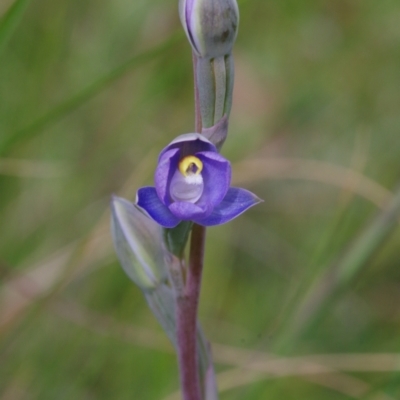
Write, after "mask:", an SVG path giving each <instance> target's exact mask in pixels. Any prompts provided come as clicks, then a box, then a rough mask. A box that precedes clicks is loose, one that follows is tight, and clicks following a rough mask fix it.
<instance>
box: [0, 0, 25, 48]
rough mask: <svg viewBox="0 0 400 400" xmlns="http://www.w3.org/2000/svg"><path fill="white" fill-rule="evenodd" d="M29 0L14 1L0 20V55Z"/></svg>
mask: <svg viewBox="0 0 400 400" xmlns="http://www.w3.org/2000/svg"><path fill="white" fill-rule="evenodd" d="M29 2H30V0H15V1H14V3H13V4H12V5H11V7H10V8H9V9H8V10H7V12H6V13H5V14H4V15H3V17H2V18H1V19H0V55H1V52H2V51H3V50H4V48H5V46H6V44H7V42H8V40H9V39H10V37H11V35H12V34H13V32H14V30H15V28H16V27H17V25H18V23H19V22H20V20H21V18H22V16H23V15H24V11H25V9H26V6H27V5H28V4H29Z"/></svg>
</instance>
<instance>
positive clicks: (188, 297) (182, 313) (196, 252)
mask: <svg viewBox="0 0 400 400" xmlns="http://www.w3.org/2000/svg"><path fill="white" fill-rule="evenodd" d="M196 63H197V59H196V56H195V54H193V72H194V82H195V84H194V97H195V113H196V117H195V123H196V132H198V133H201V129H202V122H201V113H200V107H199V91H198V88H197V84H196V82H197V79H196V74H197V72H196ZM205 239H206V229H205V227H203V226H201V225H197V224H193V228H192V233H191V238H190V255H189V266H188V269H187V275H186V283H185V288H184V290H183V293H182V294H181V295H180V296H179V297H178V301H177V318H176V324H177V344H178V362H179V369H180V378H181V390H182V396H183V400H202V394H201V386H200V375H199V370H198V365H199V364H198V360H197V348H196V343H197V310H198V305H199V297H200V288H201V275H202V271H203V260H204V245H205Z"/></svg>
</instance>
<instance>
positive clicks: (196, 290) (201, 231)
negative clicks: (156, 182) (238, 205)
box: [177, 224, 206, 400]
mask: <svg viewBox="0 0 400 400" xmlns="http://www.w3.org/2000/svg"><path fill="white" fill-rule="evenodd" d="M205 232H206V230H205V228H204V227H203V226H200V225H197V224H195V225H193V229H192V235H191V240H190V256H189V267H188V270H187V276H186V284H185V289H184V292H183V294H182V296H180V297H178V304H177V305H178V307H177V340H178V360H179V367H180V376H181V388H182V395H183V399H184V400H201V399H202V396H201V389H200V377H199V371H198V362H197V361H198V360H197V349H196V333H197V310H198V304H199V296H200V287H201V275H202V270H203V256H204V243H205Z"/></svg>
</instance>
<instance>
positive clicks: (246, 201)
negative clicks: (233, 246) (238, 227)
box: [194, 188, 262, 226]
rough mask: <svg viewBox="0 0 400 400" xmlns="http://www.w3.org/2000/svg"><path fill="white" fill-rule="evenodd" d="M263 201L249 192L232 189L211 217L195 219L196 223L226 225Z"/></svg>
mask: <svg viewBox="0 0 400 400" xmlns="http://www.w3.org/2000/svg"><path fill="white" fill-rule="evenodd" d="M261 201H262V200H261V199H259V198H258V197H257V196H256V195H255V194H253V193H251V192H249V191H248V190H245V189H240V188H230V189H229V190H228V193H227V194H226V196H225V198H224V199H223V200H222V202H221V203H220V204H219V205H218V206H217V207H215V208H214V210H213V212H212V213H211V215H209V216H208V217H206V218H203V219H201V218H197V219H194V222H197V223H198V224H200V225H204V226H213V225H220V224H224V223H225V222H229V221H231V220H232V219H234V218H236V217H237V216H239V215H240V214H242V213H243V212H245V211H246V210H247V209H248V208H250V207H252V206H254V205H256V204H258V203H260V202H261Z"/></svg>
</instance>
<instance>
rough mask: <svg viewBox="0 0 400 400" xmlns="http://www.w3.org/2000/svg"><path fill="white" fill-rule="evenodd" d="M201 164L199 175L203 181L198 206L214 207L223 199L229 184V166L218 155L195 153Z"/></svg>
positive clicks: (228, 163) (206, 152) (226, 161)
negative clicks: (209, 205)
mask: <svg viewBox="0 0 400 400" xmlns="http://www.w3.org/2000/svg"><path fill="white" fill-rule="evenodd" d="M196 157H198V158H199V159H200V160H201V161H202V162H203V171H202V172H201V175H202V176H203V181H204V190H203V194H202V196H201V198H200V200H199V201H198V203H197V204H198V205H203V204H211V205H212V207H213V208H214V207H216V206H217V205H218V204H219V203H221V201H222V200H223V199H224V197H225V195H226V193H227V192H228V189H229V185H230V183H231V164H230V162H229V161H228V160H226V159H225V158H224V157H222V156H221V155H219V154H218V153H213V152H209V151H204V152H201V153H197V154H196Z"/></svg>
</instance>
